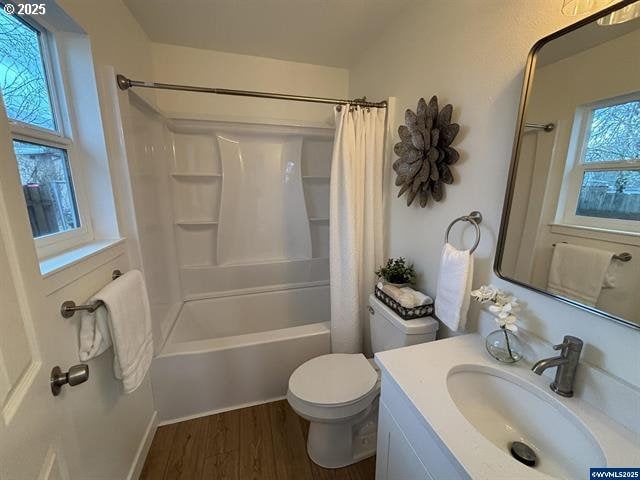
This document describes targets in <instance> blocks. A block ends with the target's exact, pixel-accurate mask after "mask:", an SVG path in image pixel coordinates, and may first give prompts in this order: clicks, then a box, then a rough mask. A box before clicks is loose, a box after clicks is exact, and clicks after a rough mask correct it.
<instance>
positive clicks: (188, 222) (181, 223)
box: [175, 219, 218, 227]
mask: <svg viewBox="0 0 640 480" xmlns="http://www.w3.org/2000/svg"><path fill="white" fill-rule="evenodd" d="M175 223H176V225H179V226H181V227H183V226H189V225H218V221H217V220H206V219H205V220H177V221H176V222H175Z"/></svg>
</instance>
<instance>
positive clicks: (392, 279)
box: [375, 257, 416, 287]
mask: <svg viewBox="0 0 640 480" xmlns="http://www.w3.org/2000/svg"><path fill="white" fill-rule="evenodd" d="M375 274H376V275H377V276H378V277H379V278H381V279H383V280H384V281H385V282H386V283H389V284H391V285H393V286H395V287H406V286H408V285H412V284H413V283H415V281H416V271H415V270H414V268H413V264H411V265H408V264H407V261H406V260H405V259H404V257H399V258H390V259H389V260H387V263H386V265H384V266H382V267H379V268H378V269H377V270H376V271H375Z"/></svg>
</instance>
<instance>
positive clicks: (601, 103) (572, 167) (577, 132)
mask: <svg viewBox="0 0 640 480" xmlns="http://www.w3.org/2000/svg"><path fill="white" fill-rule="evenodd" d="M633 101H640V91H638V92H633V93H629V94H626V95H621V96H617V97H612V98H607V99H604V100H598V101H596V102H592V103H588V104H585V105H581V106H579V107H578V108H577V109H576V113H575V115H574V120H573V127H572V130H571V137H570V141H569V149H568V152H567V164H566V166H565V174H564V177H565V178H564V181H563V187H562V191H561V201H560V202H559V206H558V212H557V220H558V221H557V223H559V224H562V225H577V226H581V227H587V228H597V229H603V230H611V231H622V232H625V233H634V234H639V235H640V221H637V220H624V219H617V218H606V217H590V216H586V215H577V214H576V211H577V208H578V201H579V198H580V191H581V188H582V180H583V178H584V174H585V173H586V172H602V171H611V170H615V171H620V170H628V171H629V170H640V158H638V159H635V160H621V161H606V162H585V161H584V157H585V151H586V148H587V142H586V140H587V137H588V135H589V127H590V126H591V120H592V117H593V111H594V110H596V109H598V108H603V107H609V106H613V105H619V104H621V103H629V102H633Z"/></svg>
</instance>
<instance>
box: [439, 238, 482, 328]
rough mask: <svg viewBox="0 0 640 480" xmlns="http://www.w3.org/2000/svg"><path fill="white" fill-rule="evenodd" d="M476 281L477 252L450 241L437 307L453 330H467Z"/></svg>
mask: <svg viewBox="0 0 640 480" xmlns="http://www.w3.org/2000/svg"><path fill="white" fill-rule="evenodd" d="M472 280H473V254H472V253H471V252H470V251H469V250H458V249H457V248H455V247H453V246H452V245H450V244H449V243H445V245H444V247H443V249H442V258H441V260H440V270H439V271H438V289H437V293H436V304H435V310H436V315H437V316H438V319H440V320H441V321H442V322H443V323H444V324H445V325H446V326H447V327H449V328H450V329H451V330H454V331H456V330H464V327H465V325H466V323H467V312H468V311H469V303H470V300H471V297H470V294H471V281H472Z"/></svg>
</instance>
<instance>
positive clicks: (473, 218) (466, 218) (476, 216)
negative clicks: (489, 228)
mask: <svg viewBox="0 0 640 480" xmlns="http://www.w3.org/2000/svg"><path fill="white" fill-rule="evenodd" d="M457 222H469V223H470V224H471V225H473V227H474V228H475V229H476V241H475V243H474V244H473V246H472V247H471V249H470V250H469V253H473V252H474V251H475V250H476V248H478V245H479V244H480V227H479V226H478V225H479V224H480V223H481V222H482V214H481V213H480V212H478V211H473V212H471V213H470V214H469V215H463V216H461V217H458V218H456V219H455V220H454V221H453V222H451V223H450V224H449V226H448V227H447V231H446V232H445V234H444V241H445V243H449V232H450V231H451V227H453V226H454V225H455V224H456V223H457Z"/></svg>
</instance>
